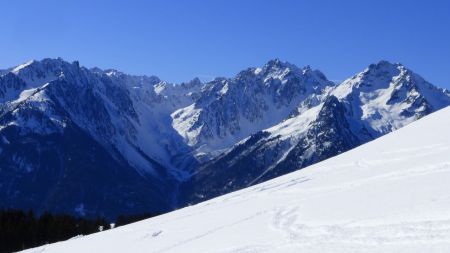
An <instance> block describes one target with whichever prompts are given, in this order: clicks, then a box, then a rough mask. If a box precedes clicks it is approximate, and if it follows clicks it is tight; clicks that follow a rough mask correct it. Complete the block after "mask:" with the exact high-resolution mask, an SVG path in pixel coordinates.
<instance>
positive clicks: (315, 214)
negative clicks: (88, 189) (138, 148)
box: [25, 107, 450, 253]
mask: <svg viewBox="0 0 450 253" xmlns="http://www.w3.org/2000/svg"><path fill="white" fill-rule="evenodd" d="M449 125H450V107H447V108H445V109H442V110H440V111H438V112H436V113H433V114H431V115H429V116H426V117H424V118H423V119H421V120H419V121H417V122H414V123H412V124H410V125H408V126H406V127H404V128H402V129H400V130H397V131H395V132H393V133H390V134H388V135H386V136H383V137H381V138H379V139H377V140H375V141H372V142H370V143H368V144H365V145H362V146H360V147H358V148H356V149H353V150H351V151H349V152H346V153H344V154H341V155H339V156H336V157H334V158H331V159H328V160H326V161H323V162H320V163H317V164H315V165H313V166H310V167H308V168H306V169H303V170H300V171H297V172H294V173H290V174H288V175H285V176H282V177H279V178H276V179H273V180H270V181H267V182H265V183H262V184H259V185H255V186H253V187H249V188H246V189H243V190H240V191H237V192H234V193H230V194H227V195H223V196H221V197H218V198H215V199H212V200H209V201H206V202H203V203H200V204H198V205H195V206H191V207H186V208H183V209H180V210H178V211H174V212H171V213H168V214H165V215H162V216H159V217H155V218H151V219H148V220H145V221H141V222H137V223H134V224H130V225H127V226H124V227H119V228H115V229H113V230H109V231H105V232H101V233H96V234H93V235H90V236H85V237H81V238H76V239H72V240H69V241H65V242H60V243H55V244H50V245H45V246H42V247H38V248H34V249H29V250H26V251H25V252H49V253H50V252H448V251H449V250H450V212H449V210H450V186H449V184H448V182H449V180H450V155H449V154H450V131H448V126H449Z"/></svg>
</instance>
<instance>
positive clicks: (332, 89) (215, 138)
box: [0, 58, 450, 218]
mask: <svg viewBox="0 0 450 253" xmlns="http://www.w3.org/2000/svg"><path fill="white" fill-rule="evenodd" d="M448 105H450V93H449V92H448V91H446V90H442V89H439V88H436V87H434V86H433V85H431V84H429V83H428V82H426V81H425V80H424V79H423V78H421V77H420V76H419V75H417V74H415V73H413V72H412V71H411V70H409V69H407V68H406V67H404V66H402V65H401V64H392V63H389V62H386V61H381V62H379V63H377V64H372V65H370V66H369V67H368V68H367V69H365V70H364V71H363V72H361V73H359V74H357V75H355V76H353V77H351V78H349V79H347V80H345V81H344V82H342V83H340V84H335V83H333V82H331V81H329V80H327V78H326V77H325V75H324V74H323V73H321V72H320V71H318V70H313V69H311V68H310V67H309V66H307V67H303V68H299V67H296V66H295V65H293V64H290V63H286V62H282V61H280V60H277V59H276V60H271V61H269V62H268V63H266V64H265V65H264V66H263V67H261V68H249V69H247V70H244V71H242V72H240V73H239V74H238V75H237V76H235V77H233V78H217V79H215V80H213V81H211V82H208V83H202V82H201V81H200V80H199V79H194V80H192V81H190V82H187V83H182V84H170V83H166V82H164V81H161V80H160V79H159V78H157V77H155V76H150V77H149V76H132V75H127V74H125V73H122V72H119V71H116V70H101V69H98V68H92V69H88V68H85V67H82V66H80V65H79V63H78V62H72V63H69V62H66V61H64V60H62V59H60V58H58V59H44V60H41V61H30V62H27V63H25V64H22V65H19V66H17V67H14V68H11V69H7V70H5V71H1V72H0V206H1V207H13V208H22V209H29V208H32V209H35V210H36V211H38V212H41V211H44V210H51V211H54V212H69V213H75V214H78V215H83V216H97V215H102V216H106V217H108V218H114V217H115V216H117V215H118V214H132V213H143V212H148V211H154V212H164V211H168V210H172V209H173V208H176V207H179V206H182V205H185V204H188V203H191V202H198V201H201V200H204V199H208V198H211V197H215V196H218V195H221V194H224V193H227V192H230V191H233V190H238V189H241V188H243V187H246V186H250V185H252V184H255V183H258V182H262V181H265V180H268V179H271V178H273V177H276V176H279V175H283V174H286V173H289V172H292V171H294V170H297V169H300V168H303V167H305V166H308V165H310V164H313V163H316V162H319V161H321V160H324V159H327V158H329V157H332V156H334V155H337V154H339V153H342V152H344V151H347V150H349V149H352V148H354V147H356V146H358V145H361V144H363V143H366V142H368V141H370V140H373V139H375V138H378V137H380V136H382V135H384V134H386V133H389V132H391V131H393V130H396V129H398V128H400V127H403V126H404V125H407V124H409V123H411V122H413V121H414V120H416V119H419V118H421V117H423V116H425V115H427V114H429V113H431V112H434V111H436V110H439V109H441V108H443V107H446V106H448Z"/></svg>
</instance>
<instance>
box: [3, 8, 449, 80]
mask: <svg viewBox="0 0 450 253" xmlns="http://www.w3.org/2000/svg"><path fill="white" fill-rule="evenodd" d="M1 9H2V12H1V13H2V14H1V16H0V20H1V27H2V29H1V33H0V68H6V67H10V66H13V65H17V64H19V63H21V62H24V61H26V60H29V59H41V58H45V57H59V56H60V57H62V58H64V59H67V60H70V61H72V60H79V61H80V63H81V64H82V65H85V66H88V67H93V66H98V67H100V68H116V69H119V70H122V71H125V72H128V73H132V74H149V75H150V74H154V75H157V76H159V77H160V78H162V79H163V80H167V81H172V82H180V81H187V80H190V79H192V78H193V77H195V76H199V77H200V78H202V79H209V78H210V77H212V76H227V77H229V76H233V75H235V74H236V73H237V72H238V71H240V70H242V69H244V68H247V67H250V66H260V65H262V64H264V63H265V62H266V61H267V60H269V59H272V58H280V59H282V60H286V61H289V62H291V63H294V64H296V65H299V66H303V65H307V64H309V65H311V66H312V67H313V68H317V69H320V70H322V71H323V72H324V73H325V74H326V75H327V77H328V78H329V79H332V80H341V79H344V78H346V77H349V76H351V75H353V74H355V73H356V72H358V71H360V70H362V69H364V68H365V67H366V66H367V65H368V64H370V63H372V62H376V61H379V60H381V59H386V60H389V61H394V62H401V63H403V64H405V65H407V66H408V67H409V68H411V69H413V70H415V71H416V72H418V73H419V74H421V75H422V76H424V77H425V78H426V79H427V80H429V81H430V82H432V83H434V84H435V85H438V86H441V87H446V88H450V76H449V73H450V1H446V0H442V1H440V0H435V1H429V0H428V1H425V0H423V1H415V0H409V1H408V0H396V1H394V0H376V1H375V0H373V1H372V0H354V1H350V0H329V1H325V0H310V1H301V0H297V1H295V0H292V1H288V0H273V1H264V0H260V1H256V0H254V1H251V0H204V1H197V0H190V1H186V0H179V1H170V0H161V1H150V0H149V1H137V0H136V1H133V0H127V1H125V0H123V1H122V0H114V1H95V0H89V1H88V0H77V1H61V0H39V1H36V0H21V1H2V3H1Z"/></svg>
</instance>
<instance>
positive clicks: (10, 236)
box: [0, 210, 156, 253]
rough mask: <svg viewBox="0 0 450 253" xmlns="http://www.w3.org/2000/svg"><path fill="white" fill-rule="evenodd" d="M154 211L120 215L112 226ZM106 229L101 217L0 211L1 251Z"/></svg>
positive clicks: (106, 225)
mask: <svg viewBox="0 0 450 253" xmlns="http://www.w3.org/2000/svg"><path fill="white" fill-rule="evenodd" d="M153 216H156V214H151V213H147V214H142V215H133V216H124V215H121V216H119V217H118V218H117V219H116V222H115V226H116V227H117V226H122V225H126V224H129V223H132V222H135V221H139V220H142V219H146V218H150V217H153ZM100 227H101V228H103V229H105V230H106V229H109V228H110V223H109V222H108V221H107V220H106V219H104V218H96V219H86V218H80V217H75V216H71V215H66V214H52V213H49V212H45V213H43V214H42V215H40V216H36V215H35V214H34V213H33V211H28V212H24V211H22V210H0V252H1V253H3V252H13V251H19V250H23V249H27V248H32V247H37V246H40V245H44V244H48V243H53V242H58V241H63V240H67V239H70V238H73V237H75V236H78V235H88V234H91V233H95V232H98V231H99V229H100Z"/></svg>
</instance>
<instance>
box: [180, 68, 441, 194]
mask: <svg viewBox="0 0 450 253" xmlns="http://www.w3.org/2000/svg"><path fill="white" fill-rule="evenodd" d="M311 98H314V99H311ZM448 105H450V94H449V93H448V91H446V90H442V89H438V88H436V87H434V86H433V85H431V84H429V83H428V82H426V81H425V80H424V79H423V78H421V77H420V76H418V75H417V74H415V73H413V72H412V71H411V70H409V69H407V68H406V67H404V66H403V65H401V64H391V63H389V62H386V61H380V62H379V63H377V64H372V65H370V66H369V67H368V68H367V69H365V70H364V71H362V72H361V73H359V74H357V75H355V76H354V77H352V78H350V79H347V80H345V81H344V82H342V83H341V84H339V85H336V86H331V87H329V88H328V89H325V90H324V91H323V93H322V94H321V95H320V96H313V97H309V98H307V99H305V100H303V102H302V103H300V104H298V106H297V108H296V111H295V113H293V114H291V115H289V117H286V118H285V119H284V120H283V121H281V122H280V123H278V124H276V125H274V126H272V127H270V128H267V129H262V132H259V133H256V134H254V135H253V136H252V137H250V138H247V139H246V140H244V141H242V142H240V143H238V144H237V145H235V146H233V147H232V148H231V149H230V150H228V151H226V152H225V153H223V154H221V155H219V156H217V157H216V158H215V159H212V160H211V161H208V162H206V163H204V164H202V165H201V166H200V167H199V168H198V169H197V171H196V173H194V175H193V176H192V179H191V181H189V182H188V183H186V184H184V186H183V187H184V188H183V191H182V192H184V193H185V194H186V200H187V202H198V201H201V200H204V199H208V198H211V197H215V196H219V195H221V194H224V193H227V192H230V191H234V190H238V189H241V188H244V187H247V186H250V185H253V184H255V183H259V182H264V181H266V180H268V179H271V178H274V177H276V176H279V175H284V174H286V173H289V172H292V171H294V170H296V169H300V168H303V167H306V166H308V165H311V164H314V163H316V162H319V161H322V160H324V159H327V158H330V157H333V156H335V155H337V154H340V153H342V152H345V151H347V150H350V149H352V148H354V147H357V146H359V145H361V144H363V143H366V142H368V141H371V140H373V139H375V138H378V137H380V136H382V135H384V134H386V133H389V132H391V131H393V130H396V129H399V128H401V127H403V126H405V125H407V124H409V123H411V122H413V121H415V120H417V119H419V118H421V117H423V116H425V115H427V114H429V113H431V112H434V111H436V110H439V109H441V108H443V107H445V106H448ZM256 139H257V141H256ZM244 147H245V148H244Z"/></svg>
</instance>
